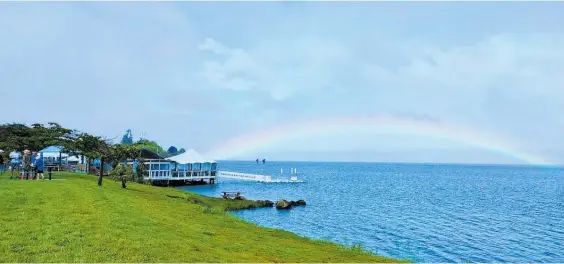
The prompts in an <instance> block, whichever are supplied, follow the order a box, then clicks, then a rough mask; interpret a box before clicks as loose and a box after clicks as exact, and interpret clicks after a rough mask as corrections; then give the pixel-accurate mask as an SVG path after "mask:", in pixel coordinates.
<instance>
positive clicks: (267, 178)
mask: <svg viewBox="0 0 564 264" xmlns="http://www.w3.org/2000/svg"><path fill="white" fill-rule="evenodd" d="M294 170H295V169H294ZM217 175H218V177H220V178H228V179H235V180H245V181H255V182H265V183H299V182H304V181H303V180H298V177H297V176H296V174H293V175H292V176H291V177H290V179H276V178H273V177H272V175H261V174H251V173H242V172H232V171H218V173H217Z"/></svg>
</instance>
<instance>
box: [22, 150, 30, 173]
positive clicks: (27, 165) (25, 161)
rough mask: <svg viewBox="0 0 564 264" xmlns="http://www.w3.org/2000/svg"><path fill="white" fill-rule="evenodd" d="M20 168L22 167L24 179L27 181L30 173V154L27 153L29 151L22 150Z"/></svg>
mask: <svg viewBox="0 0 564 264" xmlns="http://www.w3.org/2000/svg"><path fill="white" fill-rule="evenodd" d="M22 167H23V173H24V175H25V179H26V180H29V174H30V173H31V152H30V151H29V149H26V150H24V155H23V159H22ZM24 175H22V176H24Z"/></svg>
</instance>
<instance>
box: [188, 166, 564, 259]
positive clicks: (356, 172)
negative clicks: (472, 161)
mask: <svg viewBox="0 0 564 264" xmlns="http://www.w3.org/2000/svg"><path fill="white" fill-rule="evenodd" d="M280 168H283V169H284V171H285V172H289V171H290V168H297V170H298V179H302V180H305V181H306V182H305V183H255V182H244V181H233V180H220V181H219V183H218V184H216V185H214V186H209V185H206V186H195V187H182V188H183V189H186V190H189V191H193V192H196V193H200V194H203V195H208V196H214V197H219V195H220V192H221V191H241V192H242V193H243V195H244V196H245V197H247V198H249V199H261V200H262V199H270V200H277V199H288V200H297V199H304V200H306V201H307V206H305V207H294V208H293V209H291V210H289V211H278V210H276V209H272V208H263V209H256V210H245V211H239V212H235V213H234V214H235V215H236V216H238V217H241V218H244V219H247V220H249V221H251V222H255V223H257V224H259V225H262V226H266V227H274V228H281V229H284V230H288V231H291V232H294V233H297V234H299V235H303V236H307V237H311V238H319V239H326V240H331V241H334V242H337V243H341V244H347V245H351V244H360V245H362V246H363V247H364V248H365V249H368V250H370V251H372V252H375V253H377V254H379V255H385V256H391V257H398V258H407V259H411V260H414V261H418V262H462V261H471V262H564V170H563V169H558V168H543V167H527V166H487V165H484V166H481V165H433V164H429V165H423V164H422V165H415V164H379V163H314V162H302V163H300V162H268V163H267V164H256V163H254V162H222V163H220V170H227V171H236V172H247V173H264V174H273V175H279V174H280ZM286 178H289V175H286Z"/></svg>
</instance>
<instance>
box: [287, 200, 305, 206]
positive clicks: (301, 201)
mask: <svg viewBox="0 0 564 264" xmlns="http://www.w3.org/2000/svg"><path fill="white" fill-rule="evenodd" d="M290 205H291V206H301V205H306V202H305V201H304V200H297V201H290Z"/></svg>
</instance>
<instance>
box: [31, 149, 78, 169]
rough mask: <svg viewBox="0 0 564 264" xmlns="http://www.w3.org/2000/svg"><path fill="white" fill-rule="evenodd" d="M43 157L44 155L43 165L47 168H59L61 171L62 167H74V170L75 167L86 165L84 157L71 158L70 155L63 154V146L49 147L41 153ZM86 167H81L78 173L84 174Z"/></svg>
mask: <svg viewBox="0 0 564 264" xmlns="http://www.w3.org/2000/svg"><path fill="white" fill-rule="evenodd" d="M39 153H41V155H43V164H45V168H57V170H59V171H60V170H61V167H62V166H63V165H64V166H70V165H72V166H73V168H74V166H75V165H79V164H84V163H85V162H84V156H79V157H75V156H69V154H67V153H64V152H63V147H62V146H49V147H46V148H44V149H42V150H41V151H39ZM82 167H84V166H80V169H79V171H78V172H83V171H85V170H86V168H82Z"/></svg>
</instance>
